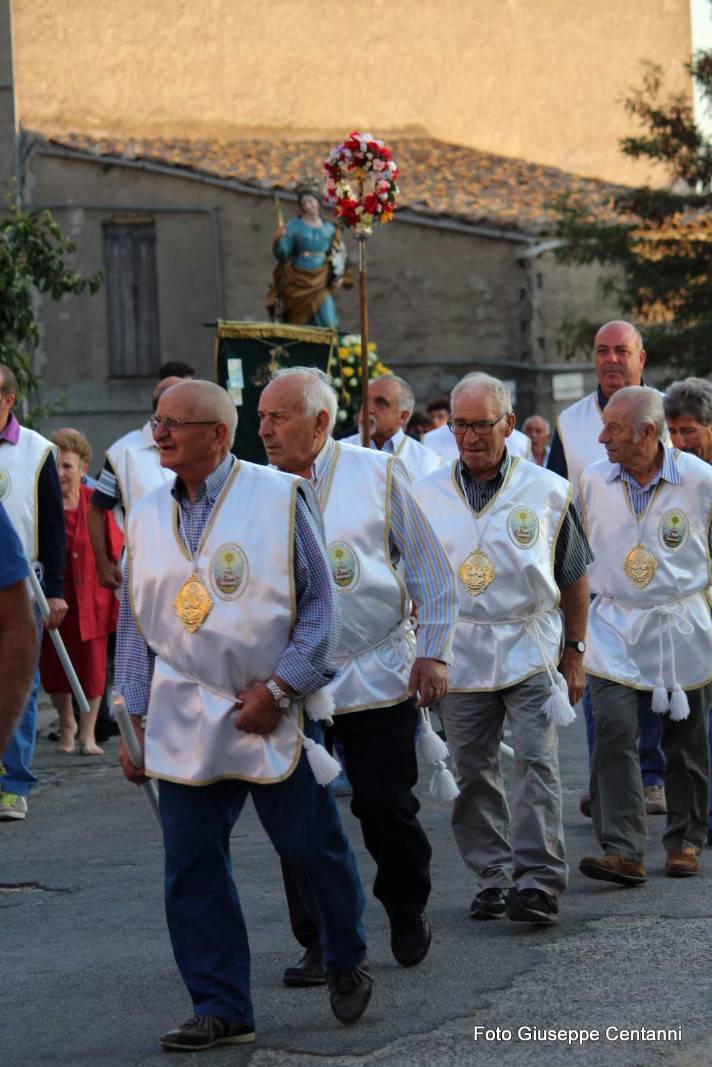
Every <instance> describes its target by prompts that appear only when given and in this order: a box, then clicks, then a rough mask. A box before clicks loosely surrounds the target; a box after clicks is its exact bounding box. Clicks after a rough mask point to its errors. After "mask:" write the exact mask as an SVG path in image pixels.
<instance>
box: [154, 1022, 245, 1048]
mask: <svg viewBox="0 0 712 1067" xmlns="http://www.w3.org/2000/svg"><path fill="white" fill-rule="evenodd" d="M254 1040H255V1031H254V1027H252V1026H246V1025H245V1024H244V1023H230V1022H228V1021H227V1019H219V1018H218V1017H217V1015H194V1016H193V1018H192V1019H189V1020H188V1022H187V1023H183V1025H182V1026H179V1027H178V1029H177V1030H169V1031H168V1033H166V1034H161V1036H160V1038H159V1041H160V1042H161V1044H162V1045H163V1047H164V1048H172V1049H177V1050H178V1051H179V1052H202V1050H203V1049H206V1048H214V1047H215V1046H216V1045H245V1044H247V1043H248V1042H250V1041H254Z"/></svg>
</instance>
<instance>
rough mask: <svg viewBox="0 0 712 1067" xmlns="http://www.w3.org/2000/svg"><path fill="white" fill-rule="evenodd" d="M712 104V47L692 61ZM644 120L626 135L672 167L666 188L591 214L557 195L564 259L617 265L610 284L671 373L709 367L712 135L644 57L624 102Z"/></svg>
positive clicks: (631, 195)
mask: <svg viewBox="0 0 712 1067" xmlns="http://www.w3.org/2000/svg"><path fill="white" fill-rule="evenodd" d="M688 69H689V70H690V73H691V74H692V77H693V78H694V80H695V81H696V83H697V84H698V86H699V87H700V89H701V90H702V93H703V97H704V100H705V103H706V105H707V106H712V51H709V52H698V53H697V54H696V56H695V57H694V59H693V61H692V63H691V64H690V65H689V68H688ZM625 107H626V110H627V111H628V112H629V113H630V114H631V115H633V116H634V117H635V118H636V119H638V121H639V122H640V124H641V127H642V132H641V133H640V135H639V136H637V137H626V138H624V139H623V140H622V141H621V149H622V151H623V152H624V153H625V155H627V156H630V157H632V158H634V159H647V160H650V161H652V162H654V163H657V164H660V165H661V166H663V167H664V168H665V170H666V172H667V174H668V175H669V184H668V187H667V188H661V189H659V188H651V187H650V186H644V187H640V188H623V187H620V188H619V189H618V190H617V191H616V192H615V193H614V194H613V195H612V197H611V201H610V204H609V205H608V210H606V211H600V210H597V211H595V212H592V211H591V209H590V207H589V206H588V205H586V204H585V203H584V202H583V201H582V200H581V199H580V198H576V197H571V196H569V197H564V198H562V199H561V200H559V201H558V203H557V205H556V207H557V210H558V220H557V232H558V235H559V236H560V237H562V238H563V241H564V243H563V245H562V246H561V247H560V248H559V250H558V252H557V255H558V258H559V259H560V260H563V261H564V262H573V263H579V264H586V263H600V264H602V265H604V266H605V267H609V268H611V270H610V271H607V273H606V277H605V281H604V282H603V287H604V291H605V292H606V294H607V295H609V296H612V297H614V298H615V299H616V300H617V301H618V302H619V304H620V308H621V314H627V315H629V316H632V317H633V318H634V319H635V320H636V322H637V323H638V325H639V326H641V328H643V329H644V330H645V336H646V343H648V344H649V346H650V347H651V348H653V347H654V348H655V349H656V350H657V351H658V352H661V353H664V355H665V360H666V363H667V364H668V365H669V366H670V370H671V373H675V374H679V373H681V372H683V373H684V372H688V373H702V374H706V373H708V372H709V371H710V368H711V366H712V360H710V350H711V349H712V273H711V271H710V266H711V260H712V141H710V140H709V139H707V138H706V137H705V136H704V134H703V133H702V132H701V130H700V129H699V128H698V127H697V125H696V124H695V121H694V116H693V111H692V107H691V105H690V103H689V101H688V99H687V98H686V97H685V96H684V95H682V94H674V95H673V94H668V95H665V93H664V81H663V72H662V70H661V68H660V67H658V66H655V65H653V64H650V63H647V64H644V73H643V80H642V85H641V86H640V88H638V89H636V90H635V91H634V92H632V93H631V94H630V96H629V97H628V98H627V100H626V101H625Z"/></svg>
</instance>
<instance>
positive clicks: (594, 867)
mask: <svg viewBox="0 0 712 1067" xmlns="http://www.w3.org/2000/svg"><path fill="white" fill-rule="evenodd" d="M579 870H580V871H581V874H585V875H586V877H587V878H596V879H597V880H598V881H601V882H615V884H616V885H642V884H643V882H645V881H646V880H647V874H646V872H645V867H644V866H643V864H642V863H636V862H635V860H629V859H628V858H627V857H626V856H616V855H614V854H613V853H612V852H606V854H605V855H604V856H600V857H599V856H584V858H583V859H582V860H581V862H580V863H579Z"/></svg>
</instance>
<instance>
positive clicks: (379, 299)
mask: <svg viewBox="0 0 712 1067" xmlns="http://www.w3.org/2000/svg"><path fill="white" fill-rule="evenodd" d="M28 175H29V180H28V195H29V197H30V199H31V201H32V203H33V204H36V205H39V204H42V205H46V204H56V202H57V199H58V191H59V190H61V196H62V200H63V201H64V202H69V203H70V204H71V205H72V206H71V207H68V208H65V209H63V210H56V211H55V214H56V217H57V219H58V221H59V222H60V224H61V226H62V228H63V229H64V230H65V232H66V233H67V234H68V235H69V236H71V238H72V239H73V240H74V241H75V243H76V244H77V247H78V252H77V255H76V257H75V262H76V265H77V266H78V267H79V268H80V269H82V270H84V271H90V270H95V269H97V268H99V267H102V266H103V264H102V229H101V228H102V225H103V224H104V223H105V222H109V221H116V220H120V219H121V218H123V217H124V213H125V212H126V211H130V212H133V213H136V212H139V213H140V214H141V217H143V215H144V214H145V217H146V218H154V219H155V223H156V230H157V255H158V282H159V303H160V329H161V359H162V360H166V359H183V360H187V361H189V362H191V363H193V364H194V365H195V366H196V368H197V370H198V373H199V374H201V375H205V376H208V377H210V376H212V373H213V361H214V347H213V345H214V340H213V339H214V331H213V330H211V329H207V328H205V327H204V326H203V323H205V322H210V321H213V320H215V318H216V317H217V316H218V313H219V307H220V299H219V293H218V284H217V274H216V253H217V251H218V246H217V245H216V243H215V241H214V232H213V229H212V226H211V221H212V218H213V216H212V214H211V212H212V211H213V209H215V208H219V218H220V247H221V250H222V251H221V255H220V256H219V259H220V266H221V271H222V274H223V275H224V283H223V284H224V313H223V317H224V318H232V319H257V320H260V319H264V317H265V312H264V295H265V291H266V287H267V281H268V278H269V274H270V271H271V269H272V266H273V260H272V257H271V241H272V236H273V230H274V209H273V206H272V203H271V200H270V199H269V198H268V197H260V196H256V195H251V194H244V193H239V192H235V191H232V190H230V189H225V188H222V187H217V186H213V185H209V184H206V183H203V182H198V181H192V180H188V179H185V178H180V177H177V176H171V175H165V174H156V173H153V172H150V171H146V170H142V169H138V168H129V167H123V166H111V165H107V164H105V163H103V162H91V161H83V160H77V159H71V160H70V159H66V158H62V157H58V156H53V155H42V154H39V153H33V154H31V156H30V161H29V168H28ZM132 217H133V216H132ZM525 247H526V245H523V244H521V243H516V242H513V241H507V240H495V239H490V238H485V237H480V236H475V235H472V234H462V233H453V232H448V231H443V230H437V229H431V228H426V227H424V226H419V225H413V224H410V223H407V222H396V223H394V224H393V225H392V226H389V227H388V229H386V230H384V231H383V232H381V233H379V234H378V235H377V236H375V237H374V239H373V240H372V241H371V242H370V244H369V299H370V329H371V337H372V339H373V340H375V341H376V342H377V343H378V346H379V351H380V353H381V356H382V358H383V359H384V360H385V361H386V362H387V363H389V364H390V365H391V366H392V367H393V369H394V370H396V371H397V372H400V373H402V374H404V375H405V376H406V377H408V378H409V379H411V380H412V382H413V385H414V387H415V389H416V393H417V395H418V398H419V399H420V400H421V401H422V400H427V399H428V398H429V397H431V396H432V395H433V394H435V393H438V392H441V391H443V390H444V389H448V388H450V387H451V386H452V385H453V384H454V382H455V381H456V380H457V378H459V377H460V376H461V374H463V373H465V372H466V371H467V370H470V369H473V368H474V366H475V362H474V361H476V362H477V363H479V362H480V361H483V360H486V361H488V366H489V367H490V369H492V370H493V372H495V373H500V374H501V375H502V376H503V377H515V376H517V377H519V378H520V380H521V383H522V388H523V389H524V392H523V393H521V394H520V398H521V404H523V403H525V402H526V410H525V409H524V408H522V406H521V404H520V409H521V414H522V415H524V414H528V413H529V412H530V411H531V410H533V409H534V408H535V407H537V406H539V407H541V406H542V405H544V407H545V406H546V396H547V395H548V378H546V377H541V376H538V375H537V376H535V377H533V376H531V375H527V374H526V373H522V374H520V375H518V374H517V372H516V371H513V370H512V369H511V368H510V367H508V366H507V365H506V364H503V363H502V361H503V360H504V361H515V362H516V361H521V360H525V361H526V360H527V359H529V358H530V349H531V336H530V335H531V331H532V323H531V307H530V302H529V297H528V294H527V291H526V289H525V287H524V286H523V280H522V279H523V275H522V267H521V265H520V263H519V261H518V258H517V257H518V256H519V255H520V254H521V252H522V250H523V248H525ZM557 270H558V271H560V272H563V275H562V276H561V277H560V278H559V279H558V280H557V285H559V286H561V287H562V289H563V290H564V291H566V292H568V293H569V294H570V300H572V301H573V300H574V296H573V294H578V295H577V296H576V297H575V301H574V302H577V311H578V310H580V309H581V308H585V309H588V310H589V311H590V313H591V315H592V317H596V316H597V315H603V314H604V311H603V309H602V305H601V301H600V298H599V297H598V295H597V293H596V291H595V289H594V287H593V285H592V281H593V276H592V275H591V276H588V275H586V274H584V275H582V276H581V277H582V281H581V282H580V281H579V275H578V274H577V272H575V271H568V272H567V271H565V270H564V268H557ZM337 300H338V306H339V312H340V316H341V324H342V327H343V328H344V329H345V330H349V331H354V332H357V331H358V302H357V295H356V290H355V289H354V290H351V292H348V293H345V292H342V293H340V294H339V295H338V297H337ZM579 305H580V307H579ZM559 310H560V309H559V307H558V305H556V312H555V313H554V312H552V311H547V316H546V321H545V322H544V324H543V325H542V327H541V328H543V329H545V332H546V337H547V338H549V337H550V336H551V337H552V338H553V337H554V336H555V335H556V328H557V322H556V314H559ZM40 313H41V320H42V344H41V348H40V352H39V362H40V369H41V370H42V374H43V377H44V380H45V383H46V384H45V399H47V400H49V401H51V402H58V401H61V402H62V403H63V405H64V406H63V408H62V410H61V411H60V412H59V413H58V414H57V415H56V416H55V417H53V418H52V419H51V420H48V421H47V424H46V427H45V429H51V428H53V427H55V426H57V425H68V424H71V425H77V426H78V427H79V428H80V429H83V430H84V431H85V432H86V433H87V434H88V435H89V437H90V439H91V441H92V443H93V445H94V448H95V450H96V451H98V452H101V451H103V449H104V448H105V447H106V446H107V445H108V444H109V443H110V442H111V441H112V440H113V439H114V438H115V437H117V436H118V435H119V434H120V433H123V432H125V431H126V430H128V429H131V428H133V427H135V426H136V425H138V424H140V423H141V422H142V421H143V419H144V418H145V417H146V415H147V414H148V413H149V402H150V393H151V389H152V386H153V384H154V383H153V381H152V380H151V379H148V378H147V379H132V380H126V379H114V380H110V378H109V353H108V343H107V310H106V294H105V292H104V291H103V290H101V291H100V292H99V294H98V295H96V296H94V297H89V296H82V297H80V298H76V297H75V298H67V299H65V300H64V301H62V302H61V303H60V304H58V305H57V304H53V303H51V302H50V301H48V300H46V299H43V300H42V301H41V304H40ZM537 328H538V327H537ZM548 343H549V342H548V341H547V344H548ZM551 343H552V345H553V341H552V342H551ZM534 355H536V353H534ZM539 358H540V357H539ZM532 381H533V382H535V383H536V389H535V391H534V392H533V393H532V392H531V388H530V391H529V392H527V386H531V382H532ZM540 395H541V402H540V400H539V397H540Z"/></svg>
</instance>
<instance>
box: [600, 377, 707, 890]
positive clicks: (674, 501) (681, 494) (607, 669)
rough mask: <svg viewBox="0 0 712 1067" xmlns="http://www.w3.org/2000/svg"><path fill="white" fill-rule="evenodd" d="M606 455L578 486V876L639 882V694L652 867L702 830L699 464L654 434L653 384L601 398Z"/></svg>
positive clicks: (693, 844) (658, 418) (673, 856)
mask: <svg viewBox="0 0 712 1067" xmlns="http://www.w3.org/2000/svg"><path fill="white" fill-rule="evenodd" d="M602 417H603V429H602V431H601V434H600V441H601V443H602V444H603V445H605V448H606V452H607V453H608V459H605V460H600V461H599V462H598V463H593V464H591V466H589V467H586V468H584V470H583V472H582V473H581V475H580V477H579V495H580V500H581V506H582V510H583V516H584V521H585V525H586V529H587V530H588V536H589V538H590V541H591V545H592V547H593V551H594V553H595V556H596V561H595V563H594V564H593V566H592V567H591V568H590V570H589V578H590V581H591V588H592V589H593V591H594V592H595V594H596V596H595V598H594V601H593V604H592V606H591V612H590V616H589V630H588V648H587V651H586V658H585V667H586V674H587V680H588V683H589V686H590V690H591V698H592V701H593V714H594V722H595V732H594V743H593V761H592V765H591V814H592V817H593V824H594V828H595V831H596V836H597V837H598V841H599V843H600V845H601V847H602V848H603V850H604V853H603V856H602V857H596V856H585V857H584V858H583V859H582V860H581V864H580V869H581V871H582V872H583V873H584V874H585V875H587V876H588V877H589V878H597V879H601V880H603V881H607V882H615V883H617V884H619V885H640V884H641V883H643V882H644V881H645V880H646V877H647V875H646V870H645V866H644V860H645V847H646V842H647V828H646V821H645V808H644V802H643V788H642V785H641V779H640V768H639V763H638V753H637V748H636V740H637V734H638V716H637V709H638V694H639V693H640V692H641V691H643V692H649V693H652V708H653V711H654V712H658V713H659V714H660V716H661V727H662V747H663V752H664V754H665V772H664V773H665V796H666V798H667V825H666V828H665V833H664V835H663V844H664V846H665V849H666V852H667V860H666V864H665V873H666V874H668V875H670V876H672V877H689V876H691V875H695V874H697V873H698V871H699V860H698V855H699V852H700V849H701V848H702V847H703V846H704V844H705V840H706V836H707V803H708V793H709V749H708V745H707V721H706V712H707V708H708V707H709V704H710V684H709V683H710V681H711V680H712V620H711V619H710V609H709V604H708V602H707V599H706V593H707V589H708V587H709V584H710V518H711V516H712V470H710V467H709V465H708V464H706V463H704V462H703V461H702V460H701V459H698V458H697V456H693V455H686V454H685V453H681V452H678V451H677V449H673V448H667V447H665V445H663V443H662V438H663V436H664V435H665V417H664V413H663V403H662V398H661V397H660V395H659V394H658V393H657V392H655V391H654V390H652V389H646V388H644V387H641V386H628V387H626V388H624V389H620V390H618V392H616V393H615V395H614V396H613V397H611V399H610V400H609V401H608V403H607V404H606V406H605V408H604V409H603V412H602Z"/></svg>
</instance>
